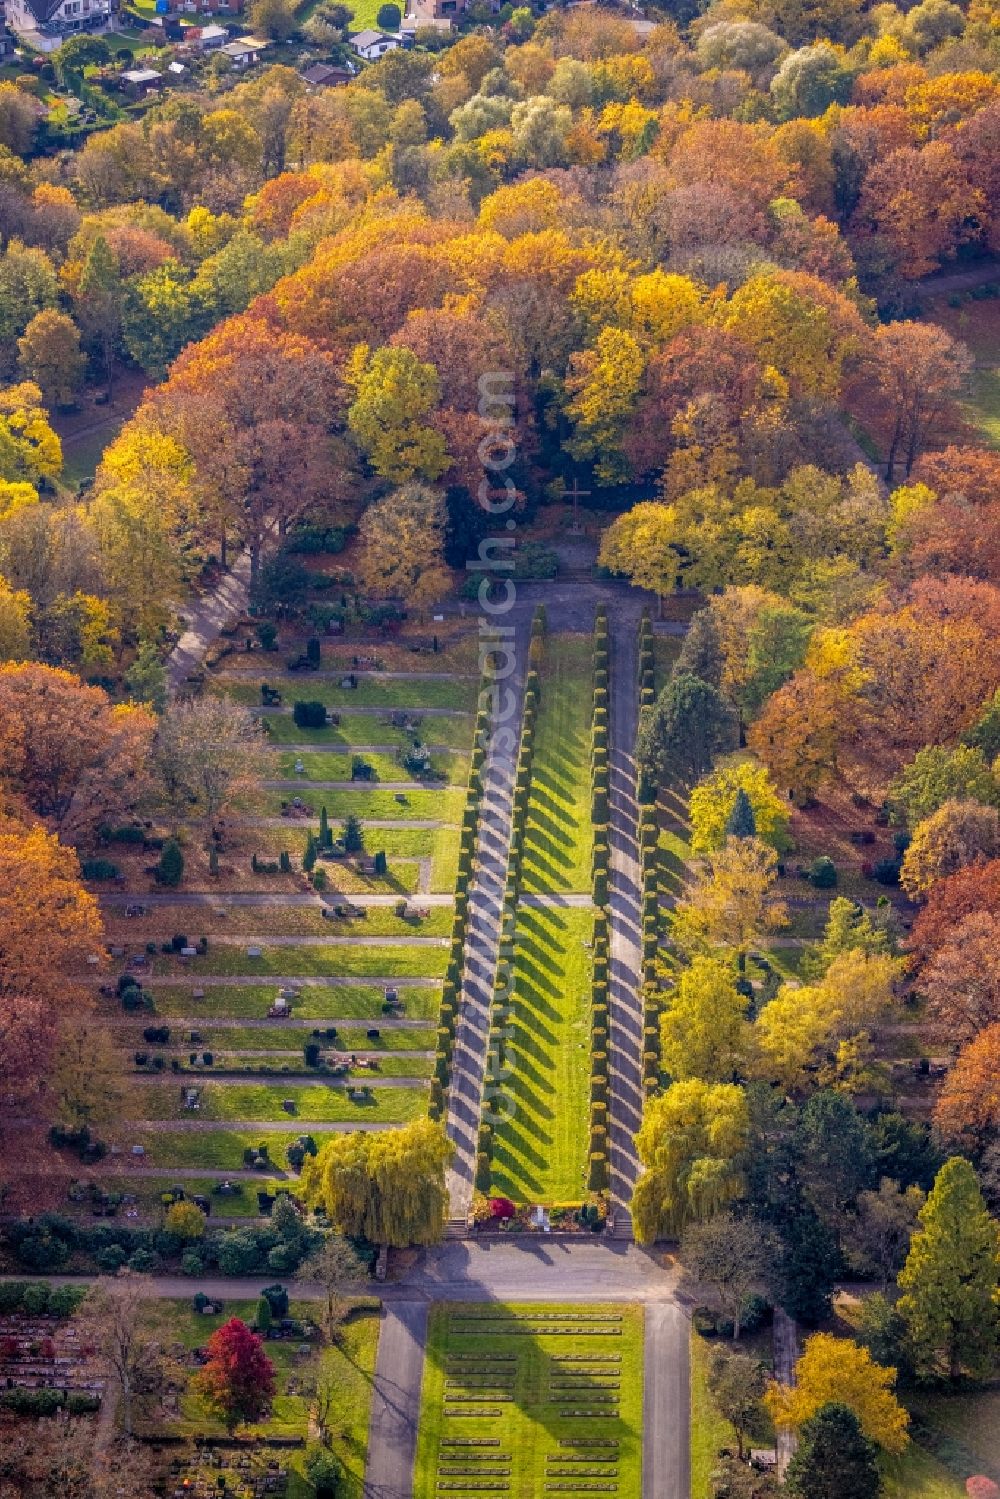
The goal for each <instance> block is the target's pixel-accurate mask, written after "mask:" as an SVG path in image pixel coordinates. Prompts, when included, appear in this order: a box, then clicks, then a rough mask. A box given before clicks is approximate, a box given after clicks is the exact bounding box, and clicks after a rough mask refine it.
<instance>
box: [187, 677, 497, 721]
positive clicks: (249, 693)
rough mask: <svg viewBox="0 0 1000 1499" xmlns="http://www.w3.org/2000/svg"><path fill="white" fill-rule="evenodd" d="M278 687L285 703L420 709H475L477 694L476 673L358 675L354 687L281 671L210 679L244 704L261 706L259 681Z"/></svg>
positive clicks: (252, 706)
mask: <svg viewBox="0 0 1000 1499" xmlns="http://www.w3.org/2000/svg"><path fill="white" fill-rule="evenodd" d="M261 681H266V682H268V683H269V684H270V685H271V686H272V687H277V689H278V691H279V692H280V693H281V695H282V697H283V698H284V700H285V702H286V703H295V702H300V701H303V702H310V703H326V705H327V707H328V708H350V707H351V706H354V707H356V708H385V709H386V710H387V711H391V710H392V709H396V708H398V709H402V710H403V711H405V712H407V713H414V714H416V713H419V712H420V711H421V710H422V709H423V708H450V709H453V710H455V711H457V712H461V713H471V712H473V711H474V710H475V706H476V698H477V697H478V695H479V679H478V678H477V677H458V678H455V679H453V680H450V681H439V680H437V679H431V680H424V681H420V682H417V681H412V680H407V679H403V680H400V679H399V678H395V677H359V678H358V685H357V687H341V686H340V684H339V682H337V681H335V680H332V681H331V680H330V679H329V678H326V677H324V678H316V677H314V676H296V677H286V676H281V675H280V673H275V674H274V675H268V676H266V677H264V676H262V677H261V678H260V681H256V682H243V681H238V680H233V679H232V678H229V679H228V680H227V679H225V678H224V677H222V676H216V677H215V678H214V679H213V688H214V690H215V691H217V692H220V693H224V694H225V695H226V696H227V697H230V698H232V699H233V701H234V702H237V703H243V704H244V705H245V706H246V707H249V708H256V707H259V706H260V682H261Z"/></svg>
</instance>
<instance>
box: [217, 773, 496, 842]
mask: <svg viewBox="0 0 1000 1499" xmlns="http://www.w3.org/2000/svg"><path fill="white" fill-rule="evenodd" d="M294 795H298V796H300V797H301V799H302V802H303V805H304V806H305V807H306V808H307V809H308V810H310V811H311V812H312V813H313V816H314V817H318V816H319V809H320V807H325V808H326V810H327V813H328V815H329V817H330V818H331V820H333V821H338V820H342V819H343V818H345V817H348V816H349V815H350V814H351V813H353V814H354V816H355V817H360V818H361V820H362V822H364V821H365V820H366V819H370V818H375V819H376V820H378V821H382V822H403V821H408V820H409V819H410V818H413V819H415V820H416V821H418V822H447V823H456V824H461V821H462V813H463V811H464V810H465V801H466V793H465V792H464V791H460V790H458V788H457V787H454V786H451V787H449V786H442V787H441V788H440V790H438V791H424V790H423V789H420V790H419V791H378V790H373V789H371V788H370V787H366V786H364V785H363V784H362V783H361V782H359V783H358V789H357V791H354V790H350V791H348V790H347V789H346V788H345V789H344V790H343V791H306V788H305V787H303V789H302V791H300V792H294V791H265V792H260V793H258V794H257V795H256V796H255V797H253V799H252V800H248V801H247V802H245V803H244V804H243V807H242V810H243V812H244V813H245V814H247V815H251V814H252V815H255V816H259V817H278V816H279V815H280V813H281V803H282V802H288V801H290V800H291V798H292V797H293V796H294ZM288 828H289V836H290V837H294V836H300V837H301V838H302V841H303V843H304V842H305V835H306V831H307V829H308V823H307V822H305V821H304V820H303V821H299V820H297V819H295V818H289V820H288ZM376 831H377V830H375V829H373V830H372V834H371V836H372V837H373V838H374V837H375V836H376Z"/></svg>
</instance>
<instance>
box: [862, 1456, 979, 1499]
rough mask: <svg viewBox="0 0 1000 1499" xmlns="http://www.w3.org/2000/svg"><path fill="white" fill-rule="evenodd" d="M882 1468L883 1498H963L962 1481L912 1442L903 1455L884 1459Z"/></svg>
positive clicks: (963, 1487)
mask: <svg viewBox="0 0 1000 1499" xmlns="http://www.w3.org/2000/svg"><path fill="white" fill-rule="evenodd" d="M882 1471H883V1478H884V1485H883V1489H882V1495H883V1499H965V1484H964V1483H961V1482H959V1480H958V1479H957V1478H954V1477H952V1475H951V1474H950V1473H949V1472H948V1470H947V1468H944V1467H942V1465H941V1464H940V1463H939V1462H938V1461H937V1460H936V1459H935V1458H933V1457H932V1456H931V1454H930V1453H929V1452H927V1451H926V1450H925V1449H924V1448H923V1447H921V1446H919V1445H918V1444H917V1443H915V1442H911V1443H910V1446H909V1447H908V1448H907V1450H906V1452H905V1453H904V1454H903V1456H902V1457H894V1458H886V1459H885V1460H884V1461H883V1464H882Z"/></svg>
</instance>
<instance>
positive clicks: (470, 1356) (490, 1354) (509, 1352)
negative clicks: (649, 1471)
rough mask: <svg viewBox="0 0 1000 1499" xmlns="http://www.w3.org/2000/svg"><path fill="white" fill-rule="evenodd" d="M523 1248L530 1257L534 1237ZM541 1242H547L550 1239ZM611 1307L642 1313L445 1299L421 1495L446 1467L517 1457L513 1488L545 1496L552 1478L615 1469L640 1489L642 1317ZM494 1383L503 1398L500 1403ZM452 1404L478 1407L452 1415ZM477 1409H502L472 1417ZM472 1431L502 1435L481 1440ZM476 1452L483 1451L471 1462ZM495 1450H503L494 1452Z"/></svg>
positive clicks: (430, 1352)
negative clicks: (638, 1325)
mask: <svg viewBox="0 0 1000 1499" xmlns="http://www.w3.org/2000/svg"><path fill="white" fill-rule="evenodd" d="M518 1247H519V1248H520V1247H521V1246H520V1245H519V1246H518ZM523 1248H524V1252H525V1255H526V1257H527V1256H529V1255H530V1254H531V1250H532V1248H534V1246H533V1245H532V1246H529V1244H528V1243H525V1244H524V1246H523ZM537 1252H540V1253H544V1252H545V1250H544V1249H543V1246H542V1245H541V1244H539V1245H538V1251H537ZM609 1315H610V1316H612V1317H616V1316H624V1317H625V1318H626V1319H628V1318H629V1316H630V1314H628V1313H627V1312H622V1311H621V1310H620V1309H619V1308H613V1309H609V1311H607V1312H605V1311H603V1309H601V1308H595V1307H591V1308H581V1307H577V1306H574V1307H570V1308H566V1309H565V1311H564V1313H563V1316H562V1318H560V1317H559V1315H558V1314H557V1313H556V1312H555V1311H553V1310H552V1309H546V1310H543V1311H538V1310H536V1309H535V1308H528V1307H521V1308H519V1309H518V1312H517V1314H516V1317H517V1320H516V1321H515V1320H514V1314H512V1313H511V1312H510V1311H509V1310H508V1309H507V1308H506V1307H504V1306H500V1305H497V1304H495V1303H494V1304H492V1305H491V1303H490V1300H489V1299H486V1300H484V1301H481V1302H475V1303H468V1304H461V1303H454V1304H451V1305H447V1306H442V1305H439V1306H437V1307H435V1308H433V1309H432V1312H431V1323H430V1329H429V1332H430V1336H429V1338H428V1343H427V1369H426V1371H425V1385H424V1391H425V1400H426V1401H433V1402H435V1406H434V1408H433V1409H431V1408H430V1406H429V1405H428V1407H426V1408H425V1410H424V1411H423V1412H422V1420H421V1428H422V1440H421V1444H420V1450H419V1452H418V1462H417V1481H416V1485H415V1488H414V1496H415V1499H432V1496H433V1495H434V1493H435V1490H436V1488H437V1485H438V1483H440V1482H441V1481H442V1478H441V1477H440V1476H436V1470H437V1469H438V1468H439V1466H445V1467H451V1468H453V1469H456V1468H457V1469H459V1470H461V1469H462V1468H463V1467H464V1468H466V1469H468V1470H471V1471H473V1472H474V1471H475V1469H476V1468H477V1467H480V1466H481V1467H483V1468H485V1467H489V1466H495V1467H507V1468H508V1469H509V1473H510V1480H511V1481H510V1490H511V1492H514V1493H518V1494H528V1493H530V1494H532V1495H533V1496H535V1495H537V1494H539V1493H540V1492H542V1490H543V1489H544V1487H545V1486H546V1483H547V1482H548V1481H552V1482H568V1481H572V1480H576V1481H578V1482H582V1483H588V1482H589V1483H594V1482H597V1481H601V1480H605V1479H606V1480H608V1481H610V1482H614V1483H615V1485H616V1492H617V1493H619V1494H620V1495H621V1499H636V1496H637V1494H638V1484H639V1471H640V1463H639V1458H640V1452H641V1440H642V1433H641V1410H642V1406H641V1389H642V1385H641V1380H642V1353H641V1346H638V1345H637V1340H636V1339H635V1338H634V1336H633V1335H632V1325H631V1321H630V1320H624V1321H603V1320H601V1319H602V1317H605V1316H609ZM555 1329H559V1331H555ZM484 1386H485V1387H486V1389H492V1392H493V1394H494V1395H495V1396H500V1397H501V1398H500V1399H496V1400H495V1401H494V1403H493V1404H492V1405H491V1404H490V1403H489V1400H488V1398H485V1397H486V1389H484ZM448 1396H450V1397H451V1400H452V1404H451V1405H450V1406H449V1405H448V1403H447V1397H448ZM511 1396H513V1398H512V1399H511V1398H510V1397H511ZM503 1397H507V1398H503ZM445 1409H448V1410H450V1411H451V1412H455V1411H459V1410H464V1411H465V1412H466V1414H463V1415H461V1416H459V1415H455V1414H451V1415H448V1416H445V1415H444V1414H443V1412H444V1410H445ZM469 1409H473V1410H476V1411H484V1412H486V1411H489V1412H493V1413H494V1414H492V1415H478V1416H473V1417H469V1416H468V1414H467V1412H468V1410H469ZM568 1412H584V1413H586V1414H581V1415H575V1416H574V1415H572V1414H568ZM605 1412H607V1414H605ZM442 1439H444V1441H445V1442H452V1443H454V1442H458V1443H460V1444H461V1445H458V1446H446V1445H442ZM470 1439H473V1440H476V1441H486V1442H489V1443H490V1444H491V1445H490V1446H489V1447H486V1448H479V1449H477V1448H476V1447H474V1446H470V1445H468V1444H469V1442H470ZM581 1439H586V1444H584V1445H582V1444H581ZM597 1441H603V1442H605V1443H606V1444H607V1445H606V1446H604V1447H601V1446H597V1445H594V1443H595V1442H597ZM463 1448H464V1450H465V1454H466V1456H465V1458H464V1459H463V1457H462V1453H463ZM470 1452H471V1453H477V1452H478V1459H477V1460H473V1461H469V1460H468V1454H469V1453H470ZM492 1453H496V1454H498V1455H502V1456H498V1458H497V1460H496V1461H494V1458H493V1457H492V1455H491V1454H492ZM455 1454H458V1456H457V1458H456V1456H455ZM573 1459H576V1461H574V1460H573ZM444 1481H449V1480H448V1479H445V1480H444ZM450 1481H454V1480H453V1479H452V1480H450ZM470 1482H473V1483H474V1482H475V1479H473V1478H471V1473H470Z"/></svg>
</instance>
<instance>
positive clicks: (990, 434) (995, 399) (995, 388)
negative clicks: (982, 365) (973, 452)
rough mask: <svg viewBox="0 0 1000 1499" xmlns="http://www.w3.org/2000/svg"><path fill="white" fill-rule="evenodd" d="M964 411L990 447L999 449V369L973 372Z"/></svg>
mask: <svg viewBox="0 0 1000 1499" xmlns="http://www.w3.org/2000/svg"><path fill="white" fill-rule="evenodd" d="M965 409H966V415H967V416H968V417H969V420H970V421H973V422H975V424H976V426H977V427H979V429H980V431H981V432H982V433H983V436H984V437H985V439H986V441H987V442H988V443H989V444H990V446H991V447H994V448H997V447H1000V369H986V370H984V369H977V370H974V371H973V373H972V376H971V378H970V380H969V397H968V400H967V402H966V403H965Z"/></svg>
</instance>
